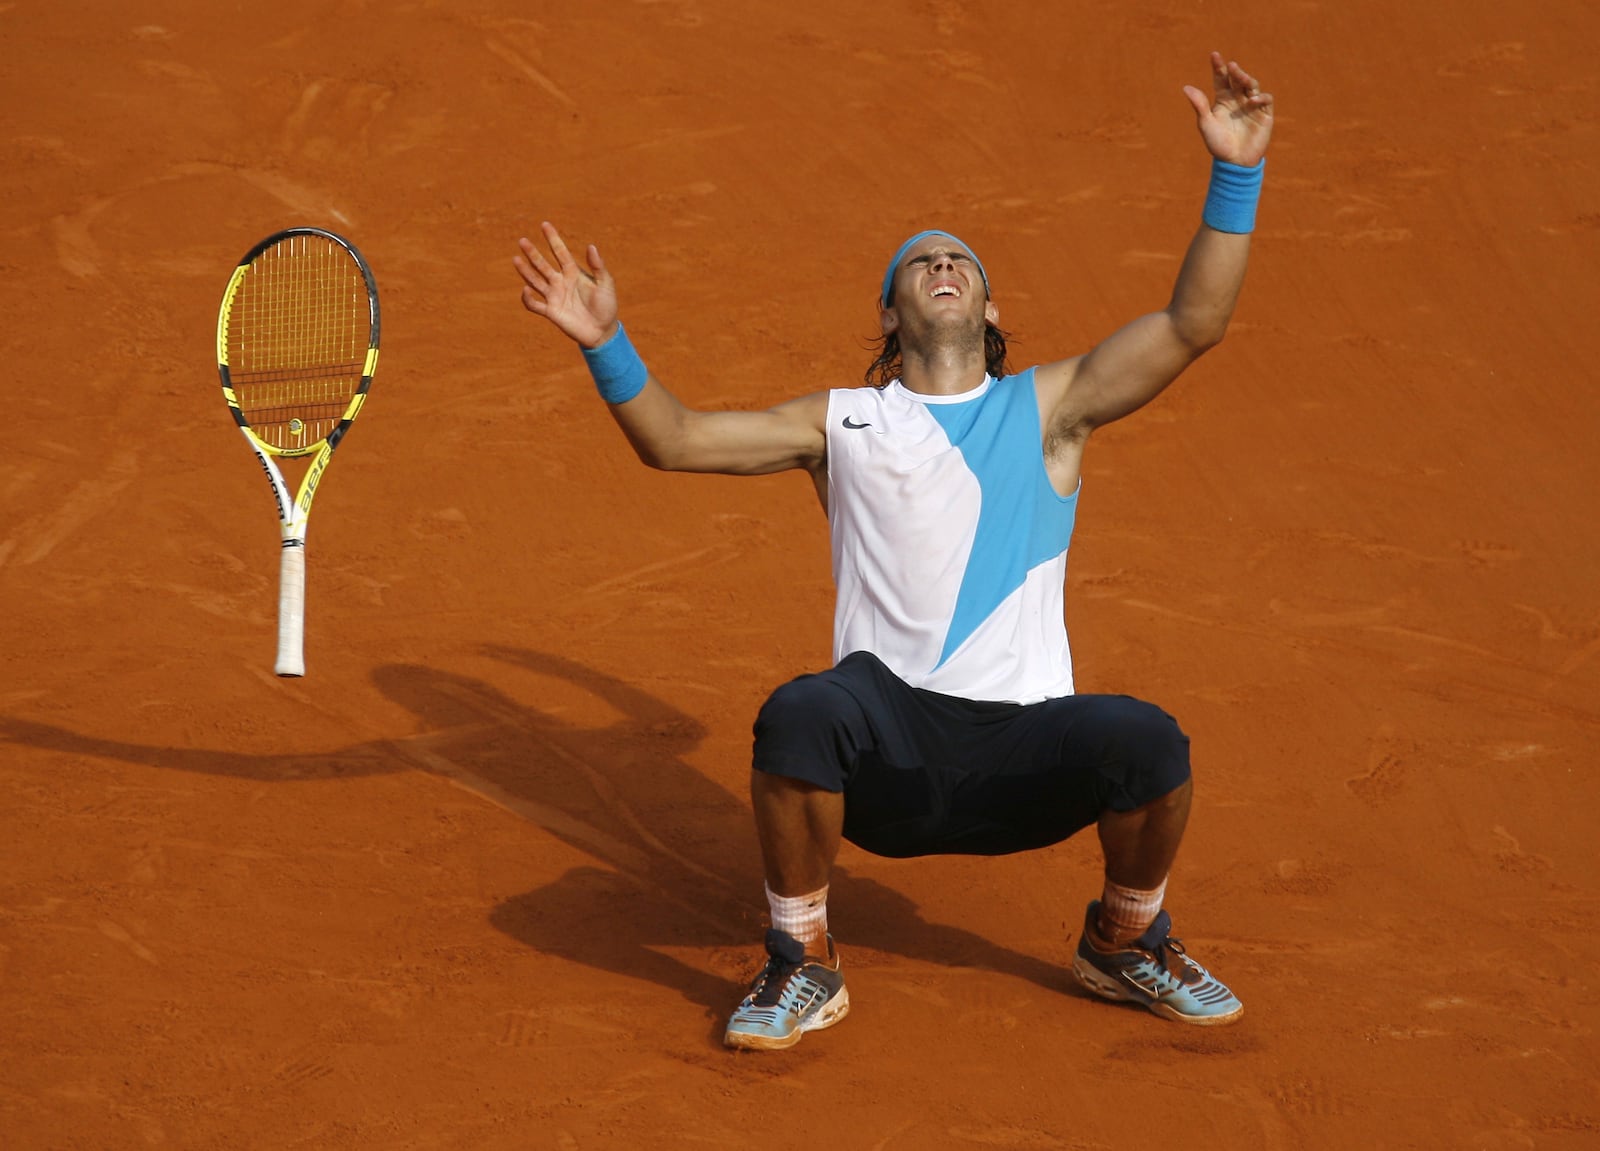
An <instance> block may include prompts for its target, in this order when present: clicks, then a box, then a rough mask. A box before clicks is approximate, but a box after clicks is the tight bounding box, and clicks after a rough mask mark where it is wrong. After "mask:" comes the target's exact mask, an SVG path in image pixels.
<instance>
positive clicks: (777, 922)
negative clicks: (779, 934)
mask: <svg viewBox="0 0 1600 1151" xmlns="http://www.w3.org/2000/svg"><path fill="white" fill-rule="evenodd" d="M767 906H768V907H769V908H771V910H772V926H773V927H776V928H777V929H778V930H779V931H786V932H788V933H789V934H790V935H792V936H794V937H795V938H796V939H798V940H799V941H800V942H801V943H806V944H816V945H818V950H817V954H821V953H822V952H824V951H826V950H827V949H828V945H827V943H826V938H827V934H828V888H827V885H826V884H824V885H823V887H822V888H821V889H820V890H818V891H813V892H812V893H811V894H810V895H779V894H778V893H777V892H775V891H773V890H772V888H770V887H768V888H767Z"/></svg>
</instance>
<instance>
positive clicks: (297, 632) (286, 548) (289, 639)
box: [273, 540, 306, 677]
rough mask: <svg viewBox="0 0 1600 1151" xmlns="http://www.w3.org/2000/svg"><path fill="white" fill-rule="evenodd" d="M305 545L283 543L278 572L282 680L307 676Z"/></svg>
mask: <svg viewBox="0 0 1600 1151" xmlns="http://www.w3.org/2000/svg"><path fill="white" fill-rule="evenodd" d="M305 631H306V545H305V541H303V540H292V541H291V540H285V541H284V543H283V563H282V566H281V567H280V568H279V569H278V666H277V667H276V668H274V669H273V670H274V671H276V672H277V673H278V674H279V675H281V676H286V677H294V676H302V675H305V673H306V658H305Z"/></svg>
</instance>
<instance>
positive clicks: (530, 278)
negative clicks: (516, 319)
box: [511, 221, 617, 348]
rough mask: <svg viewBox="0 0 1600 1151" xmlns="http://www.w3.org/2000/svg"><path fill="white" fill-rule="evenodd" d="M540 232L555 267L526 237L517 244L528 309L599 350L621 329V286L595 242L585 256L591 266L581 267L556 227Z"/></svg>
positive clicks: (517, 264) (546, 225)
mask: <svg viewBox="0 0 1600 1151" xmlns="http://www.w3.org/2000/svg"><path fill="white" fill-rule="evenodd" d="M539 229H540V231H541V232H543V233H544V239H545V243H547V244H549V245H550V254H551V255H552V256H554V257H555V264H553V265H552V264H551V263H550V261H549V260H547V259H546V258H545V255H544V253H543V252H541V251H540V250H539V247H538V245H537V244H535V243H534V242H533V241H532V240H530V239H528V238H527V237H526V236H524V237H522V238H521V239H520V240H518V241H517V246H518V247H519V248H521V249H522V254H521V255H520V256H513V257H512V258H511V263H512V264H513V265H514V266H515V267H516V269H517V272H518V274H519V275H521V277H522V285H523V287H522V306H523V307H524V308H527V309H528V311H530V312H532V313H533V314H534V315H536V316H543V317H544V318H545V319H547V320H549V321H550V322H551V323H552V324H554V325H555V326H556V327H557V328H559V329H561V331H562V332H564V333H565V334H566V335H568V336H570V337H571V338H572V339H574V340H576V341H577V342H578V343H580V344H582V345H583V346H584V347H586V348H595V347H599V346H600V345H601V344H603V343H604V342H605V341H606V340H608V339H610V338H611V337H612V336H613V335H615V334H616V330H617V285H616V282H615V281H614V280H612V278H611V273H610V272H609V271H607V270H606V265H605V261H604V260H602V259H601V258H600V250H599V249H598V248H596V247H595V246H594V245H593V244H590V245H589V247H588V250H587V251H586V252H585V253H584V256H585V258H586V259H587V260H588V263H589V266H588V267H587V268H580V267H579V266H578V261H577V260H575V259H573V257H572V253H571V252H569V251H568V250H567V245H566V243H565V242H564V241H563V240H562V239H561V233H559V232H557V231H556V229H555V225H553V224H551V223H549V222H548V221H546V222H545V223H543V224H540V225H539Z"/></svg>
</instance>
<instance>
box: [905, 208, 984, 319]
mask: <svg viewBox="0 0 1600 1151" xmlns="http://www.w3.org/2000/svg"><path fill="white" fill-rule="evenodd" d="M929 236H943V237H945V238H946V239H947V240H954V241H955V242H956V243H958V244H960V245H961V246H962V247H963V248H966V249H967V255H969V256H971V257H972V262H973V263H974V264H976V265H978V275H980V276H982V277H983V291H984V294H985V295H987V294H989V273H988V272H985V271H984V270H983V261H982V260H980V259H978V254H977V253H976V252H974V251H973V250H972V247H971V246H970V245H969V244H967V243H966V242H965V241H964V240H962V239H961V237H960V236H955V235H952V234H951V233H949V232H945V231H941V230H940V229H938V228H934V229H931V230H930V231H927V232H918V233H917V234H916V235H915V236H912V237H911V239H909V240H907V241H906V242H905V243H903V244H901V245H900V250H899V251H898V252H896V253H895V254H894V259H892V260H890V261H889V267H888V269H887V270H885V272H884V273H883V291H882V292H881V293H880V294H879V296H878V302H879V303H880V304H882V305H883V306H884V307H885V308H887V307H888V306H889V295H890V293H891V292H893V291H894V274H895V272H896V270H898V269H899V267H900V260H901V258H902V257H903V256H904V255H905V254H906V253H907V252H908V251H910V250H911V245H913V244H915V243H916V242H917V241H918V240H926V239H927V238H928V237H929Z"/></svg>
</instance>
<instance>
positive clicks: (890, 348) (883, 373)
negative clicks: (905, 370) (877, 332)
mask: <svg viewBox="0 0 1600 1151" xmlns="http://www.w3.org/2000/svg"><path fill="white" fill-rule="evenodd" d="M1006 335H1007V333H1006V332H1004V331H1002V330H1001V329H1000V327H999V326H998V325H996V324H988V323H986V324H984V326H983V366H984V369H985V370H986V371H987V372H988V373H989V374H990V375H991V376H994V377H995V378H996V379H998V378H999V377H1001V376H1008V375H1010V374H1011V366H1010V365H1009V364H1007V363H1006ZM867 347H869V348H874V347H875V348H877V349H878V358H877V359H875V360H873V361H872V363H871V364H870V365H869V366H868V367H867V374H866V377H865V378H866V381H867V383H869V384H871V385H872V386H873V387H875V388H881V387H883V386H884V385H886V384H892V383H893V382H894V381H895V380H897V379H898V378H899V377H900V333H899V332H890V333H888V334H887V335H883V336H879V337H878V338H877V339H875V340H868V341H867Z"/></svg>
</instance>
